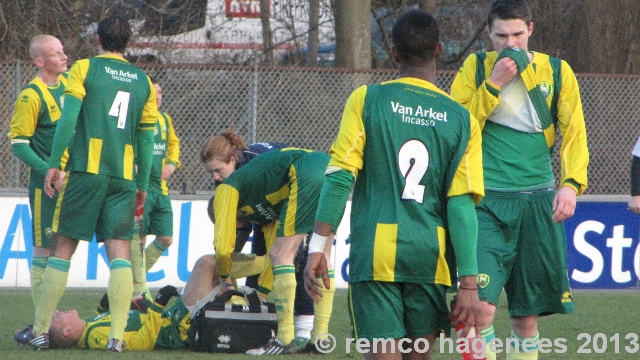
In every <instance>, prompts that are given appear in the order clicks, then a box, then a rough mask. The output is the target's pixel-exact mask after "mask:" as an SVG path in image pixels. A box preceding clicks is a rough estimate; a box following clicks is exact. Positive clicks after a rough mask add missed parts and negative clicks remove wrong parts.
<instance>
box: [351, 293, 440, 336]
mask: <svg viewBox="0 0 640 360" xmlns="http://www.w3.org/2000/svg"><path fill="white" fill-rule="evenodd" d="M445 289H446V287H445V286H444V285H441V284H417V283H406V282H405V283H401V282H383V281H359V282H354V283H349V294H348V296H349V297H348V304H349V315H350V316H351V330H352V335H353V337H355V338H358V339H360V338H364V339H368V340H369V341H372V340H373V339H374V338H378V339H398V338H403V337H425V336H427V335H429V334H431V333H433V332H434V331H438V330H442V331H445V332H446V333H447V334H448V333H449V331H450V328H451V323H450V321H449V309H448V308H447V300H446V292H445Z"/></svg>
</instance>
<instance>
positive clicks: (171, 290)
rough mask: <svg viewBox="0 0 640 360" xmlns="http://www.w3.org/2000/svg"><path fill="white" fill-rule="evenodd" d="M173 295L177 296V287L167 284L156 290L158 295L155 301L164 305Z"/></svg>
mask: <svg viewBox="0 0 640 360" xmlns="http://www.w3.org/2000/svg"><path fill="white" fill-rule="evenodd" d="M174 296H178V289H176V287H175V286H173V285H167V286H165V287H163V288H161V289H160V290H158V295H156V299H155V303H156V304H158V305H160V306H162V307H164V306H165V305H167V303H168V302H169V300H170V299H171V298H172V297H174Z"/></svg>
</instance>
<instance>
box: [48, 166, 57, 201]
mask: <svg viewBox="0 0 640 360" xmlns="http://www.w3.org/2000/svg"><path fill="white" fill-rule="evenodd" d="M59 178H60V169H58V168H50V169H49V170H48V171H47V176H46V177H45V178H44V192H45V193H47V195H49V197H50V198H53V195H54V194H55V193H56V190H59V189H54V186H56V187H57V181H58V179H59Z"/></svg>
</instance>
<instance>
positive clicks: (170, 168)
mask: <svg viewBox="0 0 640 360" xmlns="http://www.w3.org/2000/svg"><path fill="white" fill-rule="evenodd" d="M174 171H176V166H175V165H173V164H166V165H165V166H164V168H163V169H162V180H167V179H168V178H169V176H171V175H172V174H173V172H174Z"/></svg>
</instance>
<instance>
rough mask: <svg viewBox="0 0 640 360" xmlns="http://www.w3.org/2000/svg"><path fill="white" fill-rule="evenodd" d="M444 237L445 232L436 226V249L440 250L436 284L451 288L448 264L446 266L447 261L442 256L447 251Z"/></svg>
mask: <svg viewBox="0 0 640 360" xmlns="http://www.w3.org/2000/svg"><path fill="white" fill-rule="evenodd" d="M446 235H447V232H446V231H445V230H444V228H443V227H441V226H438V247H439V249H440V253H439V254H438V264H437V265H436V278H435V280H434V281H435V283H436V284H444V285H447V286H451V277H450V276H449V264H447V260H446V259H445V257H444V255H445V252H446V249H447V245H446V240H445V239H446Z"/></svg>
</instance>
